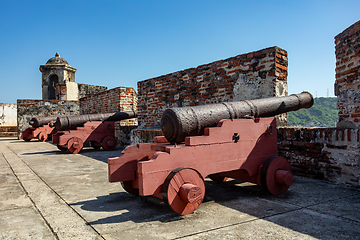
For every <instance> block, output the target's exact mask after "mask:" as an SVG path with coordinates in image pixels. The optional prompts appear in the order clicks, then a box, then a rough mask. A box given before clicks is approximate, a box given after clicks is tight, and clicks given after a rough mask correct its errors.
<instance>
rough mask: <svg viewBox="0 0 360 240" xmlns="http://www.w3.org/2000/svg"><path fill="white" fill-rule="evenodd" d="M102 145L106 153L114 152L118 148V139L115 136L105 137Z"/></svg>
mask: <svg viewBox="0 0 360 240" xmlns="http://www.w3.org/2000/svg"><path fill="white" fill-rule="evenodd" d="M101 145H102V147H103V149H104V150H106V151H112V150H114V149H115V147H116V139H115V137H114V136H106V137H104V139H103V140H102V141H101Z"/></svg>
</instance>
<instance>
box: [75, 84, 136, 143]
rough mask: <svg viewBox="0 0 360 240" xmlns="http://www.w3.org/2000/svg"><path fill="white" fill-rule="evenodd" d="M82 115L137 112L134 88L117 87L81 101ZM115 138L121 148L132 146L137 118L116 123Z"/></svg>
mask: <svg viewBox="0 0 360 240" xmlns="http://www.w3.org/2000/svg"><path fill="white" fill-rule="evenodd" d="M80 110H81V114H91V113H112V112H122V111H131V110H137V94H136V91H135V90H134V89H133V88H130V87H117V88H113V89H109V90H107V91H103V92H100V93H97V94H94V95H90V96H87V97H84V98H81V99H80ZM114 125H115V136H116V137H117V139H118V144H119V145H121V146H125V145H129V144H130V133H131V130H132V129H135V128H136V127H137V118H131V119H127V120H122V121H117V122H115V124H114Z"/></svg>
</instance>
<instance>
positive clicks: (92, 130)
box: [52, 121, 116, 153]
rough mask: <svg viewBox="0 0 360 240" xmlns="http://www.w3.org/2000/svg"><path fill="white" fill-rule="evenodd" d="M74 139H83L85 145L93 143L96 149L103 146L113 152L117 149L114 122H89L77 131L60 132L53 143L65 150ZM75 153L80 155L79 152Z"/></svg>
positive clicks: (55, 135)
mask: <svg viewBox="0 0 360 240" xmlns="http://www.w3.org/2000/svg"><path fill="white" fill-rule="evenodd" d="M74 137H76V138H79V139H81V141H82V142H83V143H85V142H91V144H92V146H95V148H96V147H97V146H102V147H103V148H104V150H107V151H112V150H114V149H115V147H116V139H115V131H114V122H112V121H105V122H101V121H89V122H86V123H85V124H84V126H83V127H77V128H76V130H65V131H58V132H57V133H56V134H54V135H53V139H52V142H53V143H54V144H57V145H58V146H60V148H64V147H67V146H68V141H69V140H70V139H71V138H74ZM80 150H81V149H80ZM70 152H72V151H70ZM73 153H78V151H75V152H73Z"/></svg>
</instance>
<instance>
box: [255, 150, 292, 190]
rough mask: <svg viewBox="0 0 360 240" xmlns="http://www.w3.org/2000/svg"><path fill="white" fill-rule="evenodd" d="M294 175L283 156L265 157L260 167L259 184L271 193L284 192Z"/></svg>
mask: <svg viewBox="0 0 360 240" xmlns="http://www.w3.org/2000/svg"><path fill="white" fill-rule="evenodd" d="M293 179H294V176H293V174H292V172H291V168H290V164H289V163H288V161H287V160H286V159H285V158H283V157H277V156H276V157H271V158H269V159H267V160H266V161H265V162H264V164H263V167H262V169H261V176H260V180H261V186H262V187H263V188H264V189H265V190H266V191H267V192H269V193H270V194H272V195H280V194H283V193H285V192H286V191H287V190H288V188H289V186H290V185H291V184H292V182H293Z"/></svg>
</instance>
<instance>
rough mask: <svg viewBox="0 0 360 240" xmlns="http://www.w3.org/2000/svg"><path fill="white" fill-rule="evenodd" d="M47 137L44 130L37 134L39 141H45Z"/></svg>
mask: <svg viewBox="0 0 360 240" xmlns="http://www.w3.org/2000/svg"><path fill="white" fill-rule="evenodd" d="M47 138H48V135H47V133H46V132H44V131H41V132H40V133H39V134H38V139H39V141H40V142H45V141H46V140H47Z"/></svg>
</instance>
